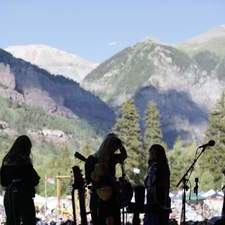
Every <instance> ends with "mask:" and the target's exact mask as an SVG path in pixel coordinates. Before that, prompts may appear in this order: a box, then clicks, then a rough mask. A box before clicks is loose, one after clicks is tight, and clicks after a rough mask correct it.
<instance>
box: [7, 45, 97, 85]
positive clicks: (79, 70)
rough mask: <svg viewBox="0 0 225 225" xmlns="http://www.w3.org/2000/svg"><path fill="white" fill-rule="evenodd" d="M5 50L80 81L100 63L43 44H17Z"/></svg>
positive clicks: (50, 70)
mask: <svg viewBox="0 0 225 225" xmlns="http://www.w3.org/2000/svg"><path fill="white" fill-rule="evenodd" d="M5 50H6V51H7V52H10V53H11V54H12V55H13V56H15V57H16V58H21V59H24V60H25V61H28V62H30V63H32V64H35V65H37V66H39V67H40V68H42V69H45V70H47V71H48V72H50V73H51V74H56V75H58V74H61V75H63V76H65V77H66V78H69V79H72V80H74V81H76V82H78V83H79V82H80V81H81V80H83V78H84V77H85V76H86V75H87V74H88V73H89V72H90V71H91V70H93V69H94V68H95V67H96V66H97V65H98V64H96V63H91V62H90V61H88V60H86V59H83V58H81V57H80V56H78V55H75V54H72V53H68V52H65V51H63V50H59V49H57V48H53V47H50V46H47V45H43V44H36V45H34V44H32V45H15V46H9V47H7V48H6V49H5Z"/></svg>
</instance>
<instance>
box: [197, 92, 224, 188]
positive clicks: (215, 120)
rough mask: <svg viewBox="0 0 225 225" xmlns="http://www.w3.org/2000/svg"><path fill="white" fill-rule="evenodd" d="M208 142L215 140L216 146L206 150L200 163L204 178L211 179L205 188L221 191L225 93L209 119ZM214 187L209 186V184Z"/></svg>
mask: <svg viewBox="0 0 225 225" xmlns="http://www.w3.org/2000/svg"><path fill="white" fill-rule="evenodd" d="M206 137H207V140H209V139H214V140H215V142H216V145H215V146H213V151H212V150H210V149H206V151H205V152H204V154H203V156H202V160H201V163H200V166H201V168H200V169H201V172H202V176H203V177H208V178H211V179H212V180H210V181H209V180H208V185H207V182H205V184H204V185H205V188H208V189H209V188H214V189H221V187H222V185H223V174H222V170H223V169H224V168H225V92H224V93H223V94H222V96H221V98H220V100H219V102H218V103H217V106H216V109H215V110H214V111H213V112H212V113H211V116H210V118H209V127H208V130H207V132H206ZM210 183H211V185H213V186H209V184H210Z"/></svg>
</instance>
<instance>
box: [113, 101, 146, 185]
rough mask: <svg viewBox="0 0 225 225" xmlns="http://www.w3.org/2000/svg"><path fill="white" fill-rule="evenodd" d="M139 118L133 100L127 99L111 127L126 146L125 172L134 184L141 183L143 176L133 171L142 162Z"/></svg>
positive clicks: (139, 167)
mask: <svg viewBox="0 0 225 225" xmlns="http://www.w3.org/2000/svg"><path fill="white" fill-rule="evenodd" d="M139 120H140V118H139V114H138V112H137V110H136V108H135V105H134V102H133V101H132V100H129V101H127V102H125V103H124V104H123V105H122V107H121V112H120V117H119V118H118V119H117V122H116V124H115V127H114V129H113V130H114V132H115V133H116V134H117V135H118V136H119V138H120V139H121V140H122V141H123V143H124V145H125V147H126V150H127V155H128V158H127V160H126V168H127V174H128V177H129V178H130V179H131V180H132V181H133V182H134V183H135V184H140V183H143V177H141V176H140V174H139V175H137V174H135V173H134V172H133V169H134V168H138V169H141V166H142V164H143V161H142V154H143V150H142V142H141V136H140V124H139Z"/></svg>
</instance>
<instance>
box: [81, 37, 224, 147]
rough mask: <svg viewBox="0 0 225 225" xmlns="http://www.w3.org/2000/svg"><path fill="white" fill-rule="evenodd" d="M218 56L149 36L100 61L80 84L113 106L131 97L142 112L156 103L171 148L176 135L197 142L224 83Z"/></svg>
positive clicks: (201, 136) (221, 60)
mask: <svg viewBox="0 0 225 225" xmlns="http://www.w3.org/2000/svg"><path fill="white" fill-rule="evenodd" d="M224 41H225V39H224ZM223 50H224V47H223ZM190 51H191V50H190ZM217 58H219V54H218V55H216V54H215V53H212V52H207V54H205V53H202V52H199V54H198V55H195V56H191V55H189V54H187V53H186V52H185V51H183V50H181V49H180V48H177V47H173V46H169V45H164V44H160V43H157V42H155V41H152V40H150V39H148V40H145V41H144V42H140V43H137V44H135V45H134V46H132V47H128V48H126V49H124V50H122V51H121V52H119V53H118V54H116V55H114V56H113V57H112V58H110V59H108V60H107V61H105V62H103V63H102V64H100V65H99V66H98V67H97V68H96V69H95V70H93V71H92V72H91V73H90V74H88V75H87V76H86V77H85V79H84V80H83V82H82V83H81V85H82V86H83V87H84V88H85V89H87V90H89V91H91V92H92V93H94V94H95V95H97V96H99V97H100V98H101V99H102V100H103V101H105V102H107V103H108V104H110V105H111V106H113V107H114V108H115V109H117V108H118V107H119V106H120V105H121V104H122V103H123V102H124V101H126V100H127V99H129V98H133V99H135V102H136V106H137V107H138V109H139V111H140V114H141V115H142V116H143V114H144V111H145V108H146V104H147V103H148V102H151V101H154V102H156V104H157V105H158V108H159V109H160V113H161V124H162V129H163V134H164V139H165V140H166V142H167V143H168V145H169V146H170V147H171V146H172V145H173V143H174V142H175V140H176V138H177V137H180V138H181V139H183V140H188V141H192V140H202V138H203V135H204V131H205V130H206V127H207V124H208V116H209V113H210V111H211V110H212V109H213V107H214V106H215V103H216V101H217V100H218V98H219V97H220V95H221V93H222V91H223V89H224V87H225V74H224V72H225V64H224V62H225V60H224V59H223V58H222V59H219V60H217Z"/></svg>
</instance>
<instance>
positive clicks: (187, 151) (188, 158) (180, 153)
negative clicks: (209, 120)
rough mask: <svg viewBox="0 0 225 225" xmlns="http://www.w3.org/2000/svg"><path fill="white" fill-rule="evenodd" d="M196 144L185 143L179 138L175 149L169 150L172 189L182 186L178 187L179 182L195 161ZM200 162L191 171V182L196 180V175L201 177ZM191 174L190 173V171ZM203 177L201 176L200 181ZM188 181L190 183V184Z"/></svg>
mask: <svg viewBox="0 0 225 225" xmlns="http://www.w3.org/2000/svg"><path fill="white" fill-rule="evenodd" d="M195 149H196V146H195V144H192V145H187V144H186V145H185V144H184V143H183V142H182V141H181V140H180V139H179V138H178V139H177V140H176V142H175V144H174V146H173V149H172V150H170V151H168V152H167V155H168V161H169V166H170V186H171V190H177V189H180V188H181V186H182V184H181V185H180V187H176V185H177V183H178V182H179V180H180V179H181V177H182V176H183V175H184V173H185V172H186V170H187V169H188V168H189V166H190V165H191V163H192V162H193V161H194V158H195ZM198 171H199V169H198V164H196V165H195V167H194V170H193V171H192V173H191V177H187V178H188V179H189V178H190V183H191V184H192V183H193V182H194V179H195V177H199V173H198ZM189 174H190V173H189ZM201 180H202V177H200V182H201ZM190 183H188V185H190Z"/></svg>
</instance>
